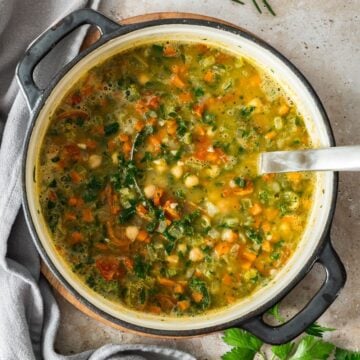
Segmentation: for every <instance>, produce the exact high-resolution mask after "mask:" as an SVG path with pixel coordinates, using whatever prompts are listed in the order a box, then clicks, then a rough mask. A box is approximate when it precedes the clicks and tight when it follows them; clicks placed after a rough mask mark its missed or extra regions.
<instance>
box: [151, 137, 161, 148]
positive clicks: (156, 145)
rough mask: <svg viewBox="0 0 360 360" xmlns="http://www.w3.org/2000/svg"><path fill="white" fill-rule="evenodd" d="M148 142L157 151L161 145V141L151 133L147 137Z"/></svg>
mask: <svg viewBox="0 0 360 360" xmlns="http://www.w3.org/2000/svg"><path fill="white" fill-rule="evenodd" d="M148 142H149V144H150V146H151V148H152V149H153V151H159V150H160V146H161V141H160V139H159V138H158V137H157V136H156V135H151V136H149V137H148Z"/></svg>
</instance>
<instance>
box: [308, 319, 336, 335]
mask: <svg viewBox="0 0 360 360" xmlns="http://www.w3.org/2000/svg"><path fill="white" fill-rule="evenodd" d="M334 330H335V329H333V328H328V327H324V326H321V325H319V324H318V323H316V322H315V323H313V324H311V325H310V326H309V327H308V328H307V329H306V330H305V332H306V333H307V334H309V335H313V336H316V337H319V338H322V337H323V335H324V333H325V332H327V331H334Z"/></svg>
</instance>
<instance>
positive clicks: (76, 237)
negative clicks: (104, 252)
mask: <svg viewBox="0 0 360 360" xmlns="http://www.w3.org/2000/svg"><path fill="white" fill-rule="evenodd" d="M83 240H84V235H83V234H82V233H81V232H79V231H74V232H73V233H72V234H71V239H70V243H71V245H75V244H78V243H80V242H81V241H83Z"/></svg>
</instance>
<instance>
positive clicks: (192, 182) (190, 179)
mask: <svg viewBox="0 0 360 360" xmlns="http://www.w3.org/2000/svg"><path fill="white" fill-rule="evenodd" d="M196 185H199V178H198V177H197V176H196V175H189V176H187V177H186V179H185V186H186V187H187V188H192V187H194V186H196Z"/></svg>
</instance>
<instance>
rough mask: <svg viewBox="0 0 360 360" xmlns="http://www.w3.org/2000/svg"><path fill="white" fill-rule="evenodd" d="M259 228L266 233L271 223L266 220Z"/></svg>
mask: <svg viewBox="0 0 360 360" xmlns="http://www.w3.org/2000/svg"><path fill="white" fill-rule="evenodd" d="M261 228H262V230H263V231H264V233H268V232H270V230H271V225H270V223H269V222H268V221H266V222H264V223H263V224H262V226H261Z"/></svg>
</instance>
